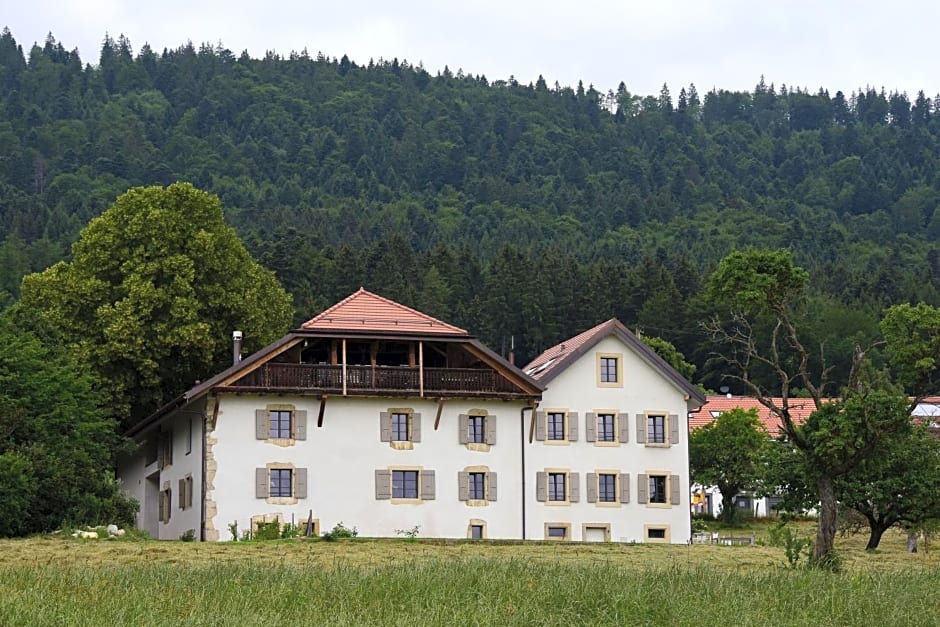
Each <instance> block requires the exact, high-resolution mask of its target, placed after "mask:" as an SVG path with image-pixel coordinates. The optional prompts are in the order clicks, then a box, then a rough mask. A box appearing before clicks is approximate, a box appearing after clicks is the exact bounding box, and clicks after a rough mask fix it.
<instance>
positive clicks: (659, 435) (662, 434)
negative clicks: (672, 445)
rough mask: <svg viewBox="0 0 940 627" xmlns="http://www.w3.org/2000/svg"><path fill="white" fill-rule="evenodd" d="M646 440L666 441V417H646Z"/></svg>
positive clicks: (655, 442)
mask: <svg viewBox="0 0 940 627" xmlns="http://www.w3.org/2000/svg"><path fill="white" fill-rule="evenodd" d="M646 441H647V442H648V443H650V444H665V443H666V417H665V416H656V415H649V416H647V417H646Z"/></svg>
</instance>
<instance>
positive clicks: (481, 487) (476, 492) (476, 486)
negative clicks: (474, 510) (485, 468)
mask: <svg viewBox="0 0 940 627" xmlns="http://www.w3.org/2000/svg"><path fill="white" fill-rule="evenodd" d="M469 480H470V500H472V501H482V500H484V499H485V498H486V473H485V472H471V473H470V478H469Z"/></svg>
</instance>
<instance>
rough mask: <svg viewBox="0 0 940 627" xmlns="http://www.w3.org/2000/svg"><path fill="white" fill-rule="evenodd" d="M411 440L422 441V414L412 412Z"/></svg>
mask: <svg viewBox="0 0 940 627" xmlns="http://www.w3.org/2000/svg"><path fill="white" fill-rule="evenodd" d="M411 441H412V442H420V441H421V414H418V413H414V414H411Z"/></svg>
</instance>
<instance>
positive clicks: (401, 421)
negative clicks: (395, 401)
mask: <svg viewBox="0 0 940 627" xmlns="http://www.w3.org/2000/svg"><path fill="white" fill-rule="evenodd" d="M392 441H393V442H407V441H408V414H392Z"/></svg>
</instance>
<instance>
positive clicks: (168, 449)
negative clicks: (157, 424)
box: [166, 429, 173, 466]
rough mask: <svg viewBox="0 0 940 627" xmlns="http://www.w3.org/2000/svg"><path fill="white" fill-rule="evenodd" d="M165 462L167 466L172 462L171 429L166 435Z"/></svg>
mask: <svg viewBox="0 0 940 627" xmlns="http://www.w3.org/2000/svg"><path fill="white" fill-rule="evenodd" d="M166 463H167V465H168V466H170V465H172V464H173V429H170V430H169V432H167V435H166Z"/></svg>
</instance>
